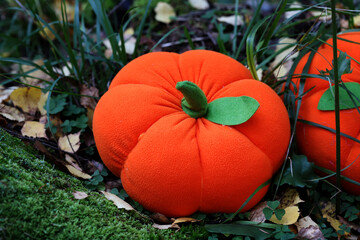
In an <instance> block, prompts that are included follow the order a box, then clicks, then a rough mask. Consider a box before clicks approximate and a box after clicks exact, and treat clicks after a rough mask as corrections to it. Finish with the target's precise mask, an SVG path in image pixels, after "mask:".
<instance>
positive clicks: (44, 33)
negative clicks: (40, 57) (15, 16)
mask: <svg viewBox="0 0 360 240" xmlns="http://www.w3.org/2000/svg"><path fill="white" fill-rule="evenodd" d="M41 18H42V19H44V18H45V17H44V16H41ZM36 24H37V25H38V27H39V29H40V32H39V33H40V36H41V37H42V38H44V39H45V40H48V39H50V40H54V39H55V35H54V33H53V32H52V31H51V30H50V29H49V28H48V27H47V26H45V25H44V24H43V22H41V21H36ZM50 27H51V26H50ZM53 30H54V29H53Z"/></svg>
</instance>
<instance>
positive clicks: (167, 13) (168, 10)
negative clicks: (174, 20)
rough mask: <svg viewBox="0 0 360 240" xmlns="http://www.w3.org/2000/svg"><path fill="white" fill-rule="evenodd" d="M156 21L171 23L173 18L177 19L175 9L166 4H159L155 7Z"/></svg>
mask: <svg viewBox="0 0 360 240" xmlns="http://www.w3.org/2000/svg"><path fill="white" fill-rule="evenodd" d="M155 13H156V15H155V19H156V21H158V22H162V23H170V22H171V19H170V18H171V17H175V16H176V14H175V11H174V8H173V7H172V6H171V5H170V4H168V3H166V2H158V3H157V4H156V7H155Z"/></svg>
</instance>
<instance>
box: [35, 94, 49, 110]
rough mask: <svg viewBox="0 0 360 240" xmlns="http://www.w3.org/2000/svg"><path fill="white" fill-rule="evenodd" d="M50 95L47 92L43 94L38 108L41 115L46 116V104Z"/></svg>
mask: <svg viewBox="0 0 360 240" xmlns="http://www.w3.org/2000/svg"><path fill="white" fill-rule="evenodd" d="M48 95H49V92H47V93H43V92H41V95H40V99H39V102H38V104H37V108H38V110H39V112H40V113H41V115H45V114H46V109H45V104H46V101H47V98H48Z"/></svg>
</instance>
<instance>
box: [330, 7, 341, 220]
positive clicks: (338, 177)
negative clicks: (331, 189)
mask: <svg viewBox="0 0 360 240" xmlns="http://www.w3.org/2000/svg"><path fill="white" fill-rule="evenodd" d="M335 4H336V0H331V21H332V23H331V26H332V34H333V59H334V60H333V64H334V66H333V69H334V75H335V76H334V84H335V125H336V128H335V129H336V187H337V188H339V189H341V182H340V180H341V173H340V170H341V159H340V157H341V155H340V110H339V76H338V61H337V60H338V59H337V41H336V38H337V37H336V34H337V26H336V12H335ZM339 213H340V195H339V194H337V195H336V215H338V214H339Z"/></svg>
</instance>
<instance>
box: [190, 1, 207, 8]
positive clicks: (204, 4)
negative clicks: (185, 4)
mask: <svg viewBox="0 0 360 240" xmlns="http://www.w3.org/2000/svg"><path fill="white" fill-rule="evenodd" d="M189 3H190V6H192V7H193V8H196V9H199V10H205V9H208V8H209V7H210V5H209V3H208V1H206V0H189Z"/></svg>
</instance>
